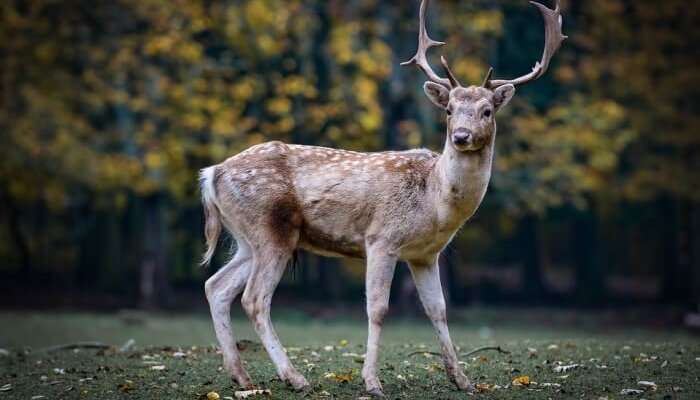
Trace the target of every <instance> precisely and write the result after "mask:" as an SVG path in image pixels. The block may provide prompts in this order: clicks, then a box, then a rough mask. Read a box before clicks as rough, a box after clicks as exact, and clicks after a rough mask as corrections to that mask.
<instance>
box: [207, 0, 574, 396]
mask: <svg viewBox="0 0 700 400" xmlns="http://www.w3.org/2000/svg"><path fill="white" fill-rule="evenodd" d="M531 3H532V4H533V5H534V6H535V7H537V9H538V10H539V11H540V13H541V14H542V17H543V19H544V24H545V44H544V51H543V55H542V59H541V61H539V62H537V63H536V64H535V66H534V68H533V69H532V71H531V72H530V73H528V74H525V75H523V76H521V77H518V78H516V79H512V80H497V79H493V68H490V69H489V71H488V74H487V76H486V78H485V79H484V81H483V83H481V84H480V85H479V86H476V85H471V86H462V85H461V84H460V83H459V81H458V80H457V78H456V77H455V75H454V74H453V73H452V71H451V69H450V67H449V65H448V63H447V61H446V60H445V58H444V57H441V64H442V67H443V69H444V72H445V75H446V77H441V76H439V75H438V74H437V73H436V72H435V71H434V70H433V69H432V67H431V66H430V64H429V62H428V58H427V51H428V50H429V49H430V48H432V47H436V46H442V45H444V44H445V43H444V42H438V41H435V40H433V39H431V38H430V36H428V32H427V29H426V12H427V9H428V5H429V0H422V1H421V4H420V12H419V29H418V50H417V52H416V54H415V56H414V57H413V58H411V59H410V60H409V61H407V62H405V63H402V65H404V66H416V67H418V69H419V70H420V71H422V72H423V73H424V74H425V75H426V76H427V81H426V82H425V84H424V85H423V88H424V92H425V95H426V96H427V97H428V99H429V100H430V101H431V102H432V103H433V104H434V105H435V106H437V107H438V108H439V109H440V110H443V111H444V113H445V118H446V126H447V133H446V137H445V143H444V148H443V150H442V153H436V152H433V151H430V150H427V149H416V150H408V151H385V152H376V153H362V152H356V151H347V150H339V149H332V148H324V147H316V146H305V145H295V144H285V143H282V142H279V141H273V142H268V143H263V144H259V145H255V146H253V147H251V148H249V149H247V150H245V151H243V152H241V153H239V154H237V155H235V156H233V157H231V158H229V159H228V160H226V161H224V162H222V163H221V164H218V165H214V166H211V167H208V168H205V169H203V170H201V171H200V188H201V194H202V203H203V208H204V214H205V227H204V230H205V238H206V245H207V249H206V252H205V254H204V257H203V261H202V264H203V265H208V264H209V263H210V262H211V260H212V257H213V256H214V254H215V249H216V246H217V242H218V239H219V236H220V234H221V233H222V230H223V229H226V231H228V233H229V234H230V235H231V237H232V238H233V240H235V242H236V248H237V250H236V252H235V254H234V255H233V257H232V258H231V260H230V261H228V262H227V263H226V264H225V265H224V266H223V267H221V268H220V269H219V270H218V271H217V272H216V273H215V274H214V275H212V276H211V277H210V278H209V279H207V281H206V283H205V293H206V298H207V300H208V303H209V307H210V311H211V317H212V320H213V325H214V330H215V334H216V337H217V340H218V342H219V345H220V348H221V352H222V354H223V365H224V369H225V371H226V372H227V373H228V374H230V375H231V377H232V378H233V379H234V380H235V381H236V382H237V383H238V384H239V385H240V386H241V387H244V388H250V387H254V386H253V384H252V381H251V378H250V376H249V374H248V372H247V371H246V369H245V368H244V366H243V363H242V360H241V356H240V354H239V352H238V349H237V347H236V340H235V337H234V334H233V332H232V328H231V319H230V308H231V304H232V302H233V301H234V299H235V298H237V297H238V296H239V295H241V305H242V308H243V310H244V311H245V313H246V315H247V316H248V318H249V319H250V321H251V323H252V325H253V327H254V330H255V333H256V334H257V335H258V336H259V338H260V340H261V342H262V345H263V346H264V348H265V350H266V351H267V353H268V355H269V357H270V359H271V360H272V362H273V363H274V366H275V368H276V371H277V374H278V376H279V378H280V379H281V380H282V381H284V382H286V383H287V384H288V385H290V386H291V387H292V388H293V389H294V390H305V389H307V388H308V387H309V383H308V381H307V380H306V378H305V377H304V376H303V375H302V374H301V373H299V371H298V370H297V369H295V367H294V366H293V365H292V362H291V361H290V359H289V357H288V356H287V354H286V352H285V349H284V347H283V346H282V344H281V343H280V339H279V338H278V336H277V333H276V332H275V330H274V328H273V325H272V321H271V319H270V307H271V303H272V297H273V293H274V291H275V289H276V287H277V285H278V284H279V282H280V280H281V278H282V276H283V274H284V272H285V269H286V267H287V265H288V262H289V261H290V259H291V258H292V257H293V255H294V252H295V251H297V250H299V249H302V250H305V251H309V252H311V253H314V254H318V255H321V256H330V257H351V258H360V259H364V260H366V276H365V285H366V311H367V318H368V334H367V345H366V354H365V360H364V365H363V368H362V372H361V375H362V378H363V380H364V383H365V387H366V391H367V393H368V394H370V395H372V396H376V397H382V396H383V395H384V394H383V389H382V384H381V381H380V379H379V378H378V376H377V360H378V353H379V339H380V334H381V331H382V325H383V322H384V319H385V316H386V315H387V312H388V310H389V292H390V288H391V284H392V279H393V275H394V271H395V268H396V264H397V262H398V261H404V262H406V264H407V265H408V268H409V270H410V273H411V276H412V278H413V280H414V282H415V286H416V289H417V293H418V297H419V298H420V300H421V302H422V305H423V308H424V310H425V313H426V314H427V316H428V318H429V319H430V321H431V322H432V325H433V327H434V330H435V333H436V335H437V339H438V341H439V344H440V348H441V354H442V359H443V362H444V365H445V371H446V372H447V376H448V378H449V380H450V381H452V383H454V384H455V385H456V387H457V388H458V389H459V390H463V391H468V392H471V391H473V390H474V385H473V384H472V383H471V381H470V380H469V379H468V378H467V376H466V375H465V372H464V371H463V369H462V368H461V367H460V364H459V362H458V358H457V353H456V350H455V347H454V346H453V344H452V339H451V338H450V333H449V330H448V326H447V316H446V315H447V313H446V303H445V297H444V294H443V289H442V285H441V282H440V272H439V269H440V266H439V264H438V258H439V255H440V253H441V251H442V250H443V249H444V248H445V247H446V246H447V245H448V244H449V243H450V241H451V240H452V239H453V237H454V236H455V234H456V233H457V231H458V230H459V229H460V227H461V226H462V225H463V224H464V223H465V222H466V221H467V220H469V219H470V218H471V217H472V216H473V215H474V213H475V212H476V210H477V208H478V207H479V205H480V204H481V202H482V200H483V198H484V195H485V193H486V190H487V187H488V185H489V181H490V178H491V169H492V163H493V157H494V146H495V138H496V120H495V115H496V113H497V112H498V111H500V110H501V109H503V107H505V106H506V105H507V104H508V103H509V101H510V100H511V99H512V97H513V95H514V94H515V88H516V87H517V86H520V85H524V84H527V83H529V82H532V81H535V80H536V79H538V78H540V77H541V76H543V75H544V74H545V72H546V71H547V69H548V67H549V65H550V60H551V59H552V56H553V55H554V54H555V53H556V52H557V50H558V49H559V48H560V46H561V44H562V42H563V41H564V40H565V39H566V38H567V37H566V36H564V35H563V34H562V16H561V12H560V6H559V1H558V0H557V1H556V6H555V8H554V9H549V8H548V7H546V6H544V5H543V4H540V3H537V2H531Z"/></svg>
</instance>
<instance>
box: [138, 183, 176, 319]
mask: <svg viewBox="0 0 700 400" xmlns="http://www.w3.org/2000/svg"><path fill="white" fill-rule="evenodd" d="M164 211H165V210H164V199H163V196H162V195H155V196H152V197H151V198H149V199H148V200H146V216H145V221H144V224H145V226H144V255H143V258H142V260H141V269H140V274H139V275H140V282H139V292H140V304H141V307H142V308H144V309H155V308H159V307H162V306H166V305H169V304H170V303H171V300H172V297H171V293H170V284H169V280H168V271H167V247H166V223H165V216H164V215H163V214H164Z"/></svg>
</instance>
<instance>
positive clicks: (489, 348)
mask: <svg viewBox="0 0 700 400" xmlns="http://www.w3.org/2000/svg"><path fill="white" fill-rule="evenodd" d="M488 350H493V351H497V352H499V353H501V354H510V351H508V350H504V349H503V348H502V347H501V346H484V347H479V348H477V349H474V350H472V351H470V352H469V353H463V354H460V356H462V357H469V356H473V355H474V354H476V353H480V352H482V351H488ZM418 354H430V355H433V356H438V357H441V356H442V354H440V353H438V352H435V351H414V352H412V353H408V357H413V356H415V355H418Z"/></svg>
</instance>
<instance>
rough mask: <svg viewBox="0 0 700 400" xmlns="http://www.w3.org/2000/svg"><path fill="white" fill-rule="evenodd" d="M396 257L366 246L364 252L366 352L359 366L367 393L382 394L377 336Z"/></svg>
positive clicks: (379, 395) (383, 314)
mask: <svg viewBox="0 0 700 400" xmlns="http://www.w3.org/2000/svg"><path fill="white" fill-rule="evenodd" d="M396 261H397V257H396V256H395V255H393V254H391V253H390V252H386V251H383V250H380V249H370V250H369V251H368V254H367V278H366V286H367V318H368V320H369V327H368V331H367V354H366V358H365V365H364V367H363V368H362V378H363V379H364V380H365V387H366V388H367V393H369V394H371V395H373V396H378V397H383V396H384V393H383V392H382V384H381V382H379V378H377V356H378V354H377V353H378V352H379V336H380V334H381V331H382V323H383V322H384V317H385V316H386V313H387V311H388V310H389V292H390V290H391V281H392V279H393V277H394V270H395V268H396Z"/></svg>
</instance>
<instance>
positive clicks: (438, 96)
mask: <svg viewBox="0 0 700 400" xmlns="http://www.w3.org/2000/svg"><path fill="white" fill-rule="evenodd" d="M423 90H424V91H425V95H426V96H428V98H429V99H430V101H432V102H433V104H435V105H436V106H438V107H440V108H442V109H445V108H447V103H449V102H450V91H449V90H448V89H447V88H446V87H444V86H442V85H439V84H437V83H434V82H425V85H423Z"/></svg>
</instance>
